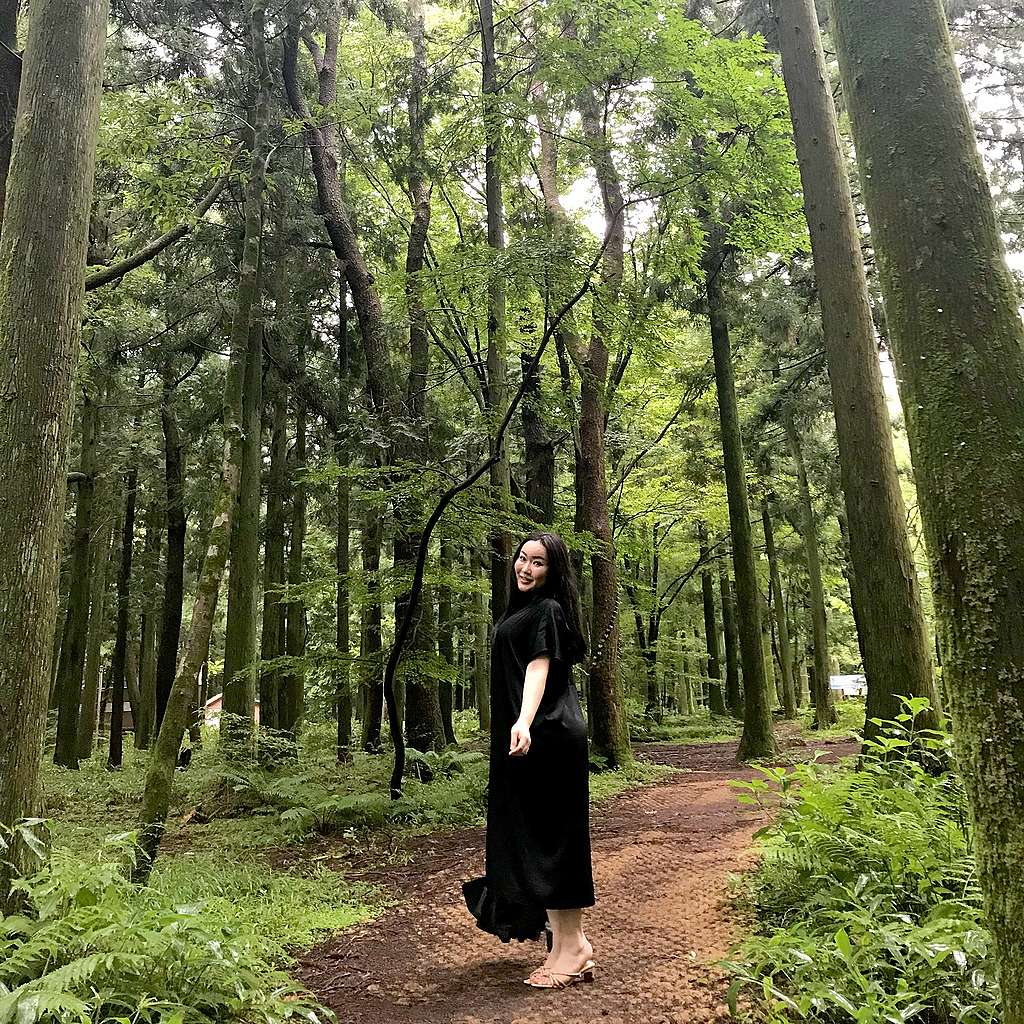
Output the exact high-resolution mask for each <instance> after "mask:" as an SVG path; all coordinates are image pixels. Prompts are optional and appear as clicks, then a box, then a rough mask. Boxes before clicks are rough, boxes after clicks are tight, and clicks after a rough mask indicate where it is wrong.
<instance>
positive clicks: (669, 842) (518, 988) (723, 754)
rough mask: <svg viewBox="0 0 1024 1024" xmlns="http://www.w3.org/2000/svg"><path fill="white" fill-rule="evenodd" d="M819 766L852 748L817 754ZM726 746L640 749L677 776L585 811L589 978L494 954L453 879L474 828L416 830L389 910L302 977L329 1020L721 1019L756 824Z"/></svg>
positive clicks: (538, 951) (529, 950)
mask: <svg viewBox="0 0 1024 1024" xmlns="http://www.w3.org/2000/svg"><path fill="white" fill-rule="evenodd" d="M822 747H823V749H825V750H827V751H828V754H829V755H830V758H831V757H833V756H840V755H843V754H848V753H852V752H853V751H854V749H855V747H854V745H853V744H849V743H843V744H822ZM735 752H736V747H735V744H706V745H702V746H689V747H670V746H661V745H648V746H645V747H643V748H641V751H640V756H641V757H644V758H646V759H648V760H651V761H656V762H659V763H662V764H671V765H674V766H675V767H678V768H683V769H686V774H683V775H677V776H674V777H673V778H672V779H671V780H669V781H668V782H665V783H662V784H660V785H657V786H652V787H649V788H646V789H641V790H633V791H632V792H628V793H624V794H622V795H621V796H618V797H616V798H614V799H613V800H611V801H609V802H608V803H607V804H605V805H604V806H603V807H601V808H600V809H599V810H597V811H596V813H595V814H594V816H593V822H592V831H593V840H594V879H595V883H596V886H597V898H598V903H597V906H596V907H595V908H594V909H593V910H592V911H590V912H589V913H588V915H587V921H586V926H587V933H588V935H589V936H590V939H591V941H592V942H593V943H594V947H595V951H596V952H595V958H596V960H597V964H598V967H597V981H596V983H595V984H593V985H576V986H574V987H573V988H571V989H567V990H565V991H562V992H544V991H536V990H533V989H530V988H528V987H526V986H525V985H523V984H522V979H523V978H525V977H526V975H527V974H529V972H530V971H531V970H532V969H533V968H534V967H536V966H537V965H539V964H540V963H541V961H542V960H543V958H544V945H543V942H537V943H511V944H509V945H502V944H501V943H500V942H499V941H498V940H497V939H495V938H493V937H492V936H490V935H487V934H485V933H484V932H482V931H480V930H478V929H477V928H476V925H475V922H474V921H473V919H472V918H471V917H470V916H469V914H468V913H467V911H466V909H465V905H464V904H463V902H462V893H461V889H460V883H461V882H462V880H463V879H466V878H469V877H471V876H472V875H475V874H479V873H481V871H482V868H483V833H482V832H481V831H480V830H479V829H471V830H464V831H460V832H457V833H454V834H452V833H446V834H443V835H435V836H427V837H424V839H422V840H420V841H419V842H418V843H417V845H416V848H415V851H414V854H413V857H412V859H411V861H410V863H409V864H407V865H406V866H404V867H402V868H396V869H393V870H391V871H389V872H388V874H387V875H386V876H383V877H382V876H377V879H376V880H379V881H382V882H384V883H385V884H389V885H392V886H394V887H395V888H397V890H398V892H399V894H400V898H401V902H400V904H399V905H398V906H396V907H395V908H394V909H393V910H390V911H388V912H387V913H386V914H385V915H384V916H383V917H381V918H379V919H378V920H377V921H375V922H373V923H372V924H370V925H366V926H362V927H359V928H353V929H351V930H349V931H346V932H343V933H341V934H340V935H338V936H336V937H334V938H332V939H330V940H328V941H327V942H325V943H322V944H321V945H320V946H318V947H316V948H314V949H313V950H311V951H310V952H309V953H308V954H306V956H305V957H304V958H303V961H302V963H301V965H300V970H299V976H300V978H301V979H302V981H303V982H304V983H305V984H306V985H308V986H309V988H310V989H311V990H312V991H313V992H315V993H316V994H317V995H318V996H319V997H320V998H321V1000H322V1001H323V1002H324V1003H325V1004H326V1005H328V1006H330V1007H331V1008H332V1009H333V1010H334V1011H335V1012H336V1013H337V1014H338V1020H339V1022H340V1024H551V1022H555V1021H558V1022H565V1024H592V1022H603V1021H608V1022H615V1024H620V1022H621V1024H683V1022H686V1024H696V1022H701V1021H714V1020H718V1019H722V1018H725V1017H727V1016H728V1013H727V1010H726V1008H725V1003H724V990H725V987H726V986H725V983H724V981H723V978H722V976H721V974H720V972H719V971H717V970H716V969H715V968H714V967H713V966H712V965H713V963H714V962H715V960H716V959H718V958H720V957H721V956H722V955H723V954H724V953H726V952H727V950H728V947H729V945H730V942H731V940H732V939H733V937H734V935H735V924H734V922H732V921H731V920H730V916H729V907H728V901H727V887H728V876H729V874H730V873H732V872H736V871H739V870H741V869H743V868H745V867H746V866H748V865H749V864H750V862H751V854H750V843H751V837H752V835H753V833H754V832H755V831H756V830H757V829H758V828H759V827H760V826H761V824H763V817H762V815H761V814H760V813H759V812H758V811H757V810H756V809H752V808H750V807H746V806H743V805H740V804H737V802H736V793H735V791H734V790H732V789H731V788H730V786H729V782H730V780H732V779H738V778H749V777H750V773H749V772H746V771H742V770H740V769H738V768H737V767H736V764H735V760H734V758H735Z"/></svg>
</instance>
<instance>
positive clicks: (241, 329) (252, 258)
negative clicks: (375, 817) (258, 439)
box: [133, 0, 270, 880]
mask: <svg viewBox="0 0 1024 1024" xmlns="http://www.w3.org/2000/svg"><path fill="white" fill-rule="evenodd" d="M265 17H266V9H265V6H264V4H263V3H261V2H260V0H255V2H254V3H253V5H252V7H251V8H250V11H249V19H248V21H249V31H250V38H251V40H252V55H253V66H254V68H255V71H256V74H257V76H258V77H259V90H258V98H257V103H256V117H255V119H254V124H253V141H252V162H251V172H250V175H249V180H248V182H247V183H246V188H245V204H244V214H245V237H244V241H243V244H242V261H241V266H240V268H239V275H238V297H237V302H236V305H235V313H234V317H233V320H232V324H231V347H230V355H229V358H228V365H227V371H226V373H225V378H224V461H223V469H222V476H221V487H220V494H219V496H218V498H217V504H216V508H215V509H214V516H213V523H212V525H211V528H210V532H209V535H208V538H207V548H206V555H205V557H204V558H203V566H202V569H201V571H200V574H199V582H198V585H197V588H196V601H195V605H194V607H193V611H192V621H191V623H190V625H189V635H188V639H187V641H186V644H185V651H184V653H183V655H182V657H181V661H180V663H179V665H178V669H177V672H176V674H175V677H174V684H173V686H172V687H171V693H170V697H169V699H168V702H167V708H166V711H165V712H164V718H163V722H162V723H161V726H160V733H159V735H158V736H157V742H156V747H155V749H154V751H153V755H152V757H151V758H150V761H149V769H148V771H147V772H146V786H145V792H144V794H143V798H142V810H141V821H140V836H139V845H140V857H139V862H138V866H137V867H136V870H135V871H134V872H133V874H134V876H135V878H136V880H139V879H145V878H148V876H149V872H150V870H151V869H152V865H153V861H154V859H155V857H156V855H157V851H158V850H159V846H160V840H161V838H162V837H163V832H164V828H165V825H166V822H167V812H168V809H169V807H170V798H171V783H172V781H173V779H174V766H175V763H176V761H177V758H178V750H179V749H180V747H181V739H182V736H183V734H184V732H185V729H186V728H187V727H188V724H189V704H190V703H191V699H192V694H193V693H194V692H195V685H196V677H197V676H198V675H199V670H200V668H201V666H202V665H203V663H204V662H205V661H206V659H207V656H208V653H209V648H210V633H211V631H212V629H213V620H214V616H215V614H216V611H217V597H218V595H219V593H220V584H221V578H222V577H223V575H224V564H225V561H226V560H227V554H228V543H229V540H230V537H231V516H232V512H233V509H234V506H235V502H236V500H237V496H238V488H239V483H240V479H241V472H242V393H243V382H244V379H245V357H246V352H247V350H248V346H249V332H250V331H251V330H252V320H253V313H254V309H255V307H256V303H257V301H258V299H259V253H260V237H261V231H262V207H263V192H264V188H265V186H266V165H267V159H268V155H269V152H268V140H267V132H266V125H267V122H268V119H269V102H270V66H269V64H268V63H267V54H266V39H265Z"/></svg>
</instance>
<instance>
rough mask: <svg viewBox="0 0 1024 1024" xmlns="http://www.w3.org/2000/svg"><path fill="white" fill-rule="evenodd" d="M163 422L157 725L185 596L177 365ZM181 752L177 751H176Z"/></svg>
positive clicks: (168, 364) (170, 369) (168, 383)
mask: <svg viewBox="0 0 1024 1024" xmlns="http://www.w3.org/2000/svg"><path fill="white" fill-rule="evenodd" d="M160 424H161V429H162V430H163V435H164V482H165V487H166V491H167V509H166V515H167V554H166V557H165V559H164V597H163V603H162V605H161V610H160V641H159V646H158V648H157V656H156V729H157V731H159V729H160V726H161V724H162V723H163V720H164V711H165V709H166V707H167V701H168V699H169V697H170V693H171V686H172V684H173V683H174V675H175V671H176V667H177V662H178V645H179V644H180V642H181V610H182V605H183V603H184V599H185V533H186V530H187V522H186V520H185V448H184V445H183V444H182V440H181V430H180V429H179V427H178V416H177V413H176V412H175V408H174V365H173V363H172V361H171V360H170V359H167V360H166V361H165V363H164V367H163V393H162V399H161V403H160ZM175 756H177V755H175Z"/></svg>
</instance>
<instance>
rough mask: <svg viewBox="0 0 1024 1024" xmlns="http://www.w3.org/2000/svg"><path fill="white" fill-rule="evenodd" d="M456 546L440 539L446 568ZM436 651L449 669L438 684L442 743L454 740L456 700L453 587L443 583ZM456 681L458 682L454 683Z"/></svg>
mask: <svg viewBox="0 0 1024 1024" xmlns="http://www.w3.org/2000/svg"><path fill="white" fill-rule="evenodd" d="M457 560H458V559H457V548H456V546H455V543H454V541H452V540H451V539H449V538H448V537H445V538H444V539H443V540H442V541H441V566H442V568H443V570H444V571H445V572H451V571H453V570H454V568H455V566H456V564H457ZM437 654H438V657H439V658H440V659H441V661H443V662H444V663H445V665H446V666H447V669H448V671H449V672H450V673H451V675H449V676H448V677H447V678H445V679H442V680H441V682H440V684H439V691H440V693H439V696H440V702H441V726H442V728H443V729H444V740H445V743H455V742H456V740H455V727H454V726H453V724H452V707H453V705H454V703H455V701H454V692H453V684H452V676H455V678H458V677H457V675H455V673H456V668H457V662H456V658H455V618H454V616H453V614H452V588H451V587H450V586H449V585H448V584H447V583H442V584H441V586H440V587H438V590H437ZM456 685H457V684H456Z"/></svg>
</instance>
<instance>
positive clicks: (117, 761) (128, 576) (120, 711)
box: [107, 415, 141, 769]
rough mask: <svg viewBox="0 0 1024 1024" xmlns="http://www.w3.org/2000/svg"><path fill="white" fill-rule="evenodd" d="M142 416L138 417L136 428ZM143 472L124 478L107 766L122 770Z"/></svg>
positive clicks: (132, 470)
mask: <svg viewBox="0 0 1024 1024" xmlns="http://www.w3.org/2000/svg"><path fill="white" fill-rule="evenodd" d="M140 420H141V416H139V415H136V429H138V426H139V422H140ZM138 484H139V470H138V467H137V466H135V465H134V464H133V465H131V466H130V467H129V469H128V472H127V473H125V476H124V517H123V519H122V527H121V565H120V569H119V570H118V574H117V626H116V627H115V634H114V654H113V656H112V658H111V663H110V753H109V754H108V756H107V767H108V768H110V769H115V768H120V767H121V762H122V760H123V759H124V695H125V668H126V661H127V657H128V619H129V616H130V614H131V605H130V603H129V600H130V597H131V592H130V591H131V582H132V556H133V554H134V551H135V503H136V497H137V494H138Z"/></svg>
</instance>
